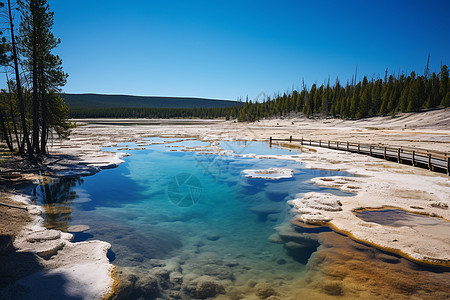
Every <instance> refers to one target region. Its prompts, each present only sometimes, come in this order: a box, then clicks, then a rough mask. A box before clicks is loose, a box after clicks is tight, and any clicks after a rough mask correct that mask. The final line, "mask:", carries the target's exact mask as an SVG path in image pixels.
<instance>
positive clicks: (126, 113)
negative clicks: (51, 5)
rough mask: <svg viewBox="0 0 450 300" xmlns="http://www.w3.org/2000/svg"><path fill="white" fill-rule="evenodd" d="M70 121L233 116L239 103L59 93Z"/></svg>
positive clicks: (197, 99)
mask: <svg viewBox="0 0 450 300" xmlns="http://www.w3.org/2000/svg"><path fill="white" fill-rule="evenodd" d="M61 97H62V98H64V100H65V103H66V104H67V106H68V107H69V116H70V117H71V118H208V119H209V118H219V117H222V118H223V117H226V118H227V119H229V118H231V117H236V116H237V114H238V110H239V108H240V107H241V106H242V103H240V102H237V101H230V100H213V99H202V98H176V97H143V96H128V95H102V94H62V95H61Z"/></svg>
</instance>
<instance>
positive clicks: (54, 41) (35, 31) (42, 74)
mask: <svg viewBox="0 0 450 300" xmlns="http://www.w3.org/2000/svg"><path fill="white" fill-rule="evenodd" d="M0 10H1V11H0V17H1V18H3V24H7V27H8V29H7V30H5V32H0V34H1V42H0V64H1V65H2V66H3V67H4V68H5V70H6V77H7V85H6V86H7V88H6V89H3V90H1V91H0V136H1V140H2V141H4V142H5V144H6V146H7V148H8V149H9V151H11V152H17V153H19V154H21V155H27V156H29V157H30V158H36V157H39V156H40V155H42V154H45V153H46V152H47V142H48V140H49V139H51V138H52V137H54V136H58V137H67V136H68V134H69V130H70V127H71V124H70V122H69V121H68V112H69V111H68V108H67V106H66V105H65V104H64V100H63V99H62V98H61V97H60V92H61V91H60V87H62V86H64V85H65V83H66V80H67V76H68V75H67V74H66V73H65V72H64V71H63V70H62V61H61V59H60V58H59V57H58V56H57V55H55V54H53V53H52V52H53V50H54V49H55V47H57V46H58V44H59V43H60V40H59V39H58V38H56V37H55V36H54V35H53V33H52V27H53V12H51V11H50V8H49V5H48V4H47V1H46V0H18V1H17V2H16V3H14V4H12V3H11V1H10V0H8V1H0ZM17 17H19V18H20V25H19V27H18V30H16V28H15V23H14V19H15V18H17Z"/></svg>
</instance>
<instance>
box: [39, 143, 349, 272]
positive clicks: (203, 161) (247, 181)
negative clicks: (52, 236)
mask: <svg viewBox="0 0 450 300" xmlns="http://www.w3.org/2000/svg"><path fill="white" fill-rule="evenodd" d="M180 140H181V139H170V140H169V139H162V138H150V139H149V140H146V141H145V142H143V143H138V144H137V145H144V144H145V145H144V147H145V150H127V151H125V152H127V153H130V154H131V156H129V157H126V158H125V163H123V164H121V165H120V166H119V167H117V168H115V169H108V170H103V171H101V172H100V173H98V174H96V175H94V176H89V177H83V178H81V179H62V180H60V181H55V182H53V183H52V184H50V185H47V186H40V187H38V188H37V195H38V196H39V198H40V199H41V200H40V201H41V204H47V207H48V208H49V209H47V212H52V213H49V214H48V215H47V217H46V220H47V226H49V227H56V228H61V229H67V227H68V226H71V225H89V226H90V229H89V230H87V231H85V232H82V233H75V240H76V241H84V240H92V239H100V240H104V241H107V242H109V243H111V245H112V252H111V254H110V258H111V259H113V263H114V264H116V265H118V266H140V267H144V268H145V266H147V265H149V264H151V262H152V261H154V260H155V259H156V260H175V261H177V263H180V264H182V265H183V266H184V267H183V270H184V272H197V274H199V275H203V274H207V275H210V276H215V277H218V278H219V279H224V278H225V279H230V280H236V279H237V278H250V277H251V276H259V277H260V278H264V276H267V277H268V278H270V276H274V274H278V275H277V276H281V277H282V278H285V279H286V280H287V279H288V278H292V277H293V276H295V274H299V273H300V272H301V271H302V270H304V266H305V264H306V262H307V260H308V258H309V256H310V255H311V254H312V253H313V252H314V251H315V250H316V248H317V246H318V245H319V244H318V243H317V242H312V243H309V244H308V245H306V246H305V247H304V248H302V249H297V250H296V249H290V248H287V247H286V245H285V244H283V243H273V242H270V241H268V238H269V237H270V236H272V235H273V234H274V233H276V232H277V231H276V228H277V227H280V226H281V227H282V226H285V227H286V226H287V227H289V226H290V223H289V220H290V215H289V209H290V207H289V206H288V205H287V204H286V201H287V200H290V199H294V198H295V197H296V195H297V197H298V194H302V193H307V192H311V191H316V192H331V193H337V194H342V195H344V194H345V193H343V192H340V191H338V190H333V189H326V188H321V187H318V186H316V185H313V184H312V183H310V182H309V179H311V178H313V177H317V176H330V175H340V176H346V175H348V174H345V173H343V172H334V171H333V172H332V171H321V170H310V169H305V168H303V166H302V165H301V164H300V163H297V162H294V161H285V160H276V159H256V158H242V157H234V156H218V155H212V154H199V153H196V152H193V151H173V150H177V149H178V148H179V149H184V148H186V147H206V146H208V145H209V143H205V142H201V141H196V140H187V141H180ZM167 141H169V142H170V143H168V144H164V142H167ZM137 145H136V144H133V143H130V144H121V145H118V147H117V148H121V147H129V148H131V149H132V148H134V147H136V146H137ZM220 145H221V146H222V147H223V148H225V149H227V150H233V151H235V152H236V153H255V154H291V155H292V154H294V155H301V154H300V152H299V151H292V152H291V150H286V149H282V148H270V147H269V146H268V145H267V143H262V142H252V143H247V144H245V143H241V142H226V143H225V142H223V143H221V144H220ZM174 146H177V147H174ZM180 146H181V147H180ZM236 149H239V150H236ZM105 150H108V151H116V150H115V148H105ZM270 167H278V168H290V169H293V170H294V176H293V178H290V179H281V180H267V179H251V178H245V177H244V176H243V175H242V170H244V169H266V168H270ZM45 189H47V190H48V191H47V192H46V191H45ZM44 195H47V196H44ZM49 203H51V205H48V204H49ZM299 240H300V241H301V240H302V238H301V237H299V238H297V242H298V241H299ZM205 261H208V262H209V263H205ZM210 264H212V265H213V266H214V267H208V266H209V265H210ZM212 270H214V271H212ZM218 270H219V271H218ZM217 272H219V274H216V273H217ZM183 274H184V273H183ZM222 277H224V278H222Z"/></svg>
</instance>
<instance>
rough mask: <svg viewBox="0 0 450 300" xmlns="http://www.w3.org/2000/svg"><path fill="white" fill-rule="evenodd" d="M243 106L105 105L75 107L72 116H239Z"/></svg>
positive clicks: (205, 117) (214, 117)
mask: <svg viewBox="0 0 450 300" xmlns="http://www.w3.org/2000/svg"><path fill="white" fill-rule="evenodd" d="M240 107H241V106H233V107H220V108H148V107H105V108H73V109H70V116H71V117H72V118H155V119H169V118H184V119H188V118H200V119H216V118H227V119H230V118H231V117H232V116H237V115H238V112H239V109H240Z"/></svg>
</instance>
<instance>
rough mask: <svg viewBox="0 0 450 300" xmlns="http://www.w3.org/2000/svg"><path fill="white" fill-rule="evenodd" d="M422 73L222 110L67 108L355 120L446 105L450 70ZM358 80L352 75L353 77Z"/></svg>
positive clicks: (136, 114)
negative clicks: (301, 116) (327, 117)
mask: <svg viewBox="0 0 450 300" xmlns="http://www.w3.org/2000/svg"><path fill="white" fill-rule="evenodd" d="M428 70H429V69H428V64H427V67H426V68H425V72H424V74H423V75H421V76H417V75H416V73H415V72H411V73H410V74H409V75H405V74H397V75H394V74H392V75H388V72H387V71H386V74H385V77H384V79H380V78H379V79H373V78H372V79H370V80H369V79H368V78H367V76H364V78H363V79H362V80H361V81H359V82H354V81H352V82H351V83H347V84H345V85H342V84H341V83H340V81H339V80H338V79H336V81H335V82H334V84H330V83H329V82H328V83H327V84H322V85H320V86H318V85H317V84H313V85H312V86H311V88H310V89H307V88H306V87H305V86H304V85H303V88H302V90H301V91H297V90H294V91H292V92H290V93H284V94H283V95H276V96H274V97H272V98H266V99H264V101H263V102H260V101H259V102H258V101H254V100H253V101H252V100H248V99H247V100H246V101H245V102H239V105H238V106H234V107H221V108H131V107H129V108H126V107H125V108H111V107H104V108H98V107H96V108H80V107H76V108H73V109H71V110H70V116H71V117H73V118H203V119H209V118H226V119H227V120H228V119H238V121H241V122H242V121H250V122H253V121H256V120H260V119H264V118H270V117H283V116H286V115H287V114H291V113H303V114H304V115H305V116H306V117H308V118H309V117H312V116H315V115H320V116H327V115H328V116H333V117H339V118H342V119H359V118H364V117H369V116H376V115H387V114H391V115H395V114H396V113H398V112H411V111H419V110H421V109H429V108H436V107H440V106H441V107H448V106H450V83H449V70H448V67H447V66H446V65H443V66H442V67H441V70H440V72H439V73H437V74H436V73H435V72H433V73H430V72H429V71H428ZM355 77H356V76H355Z"/></svg>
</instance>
